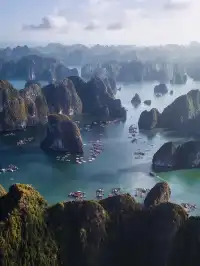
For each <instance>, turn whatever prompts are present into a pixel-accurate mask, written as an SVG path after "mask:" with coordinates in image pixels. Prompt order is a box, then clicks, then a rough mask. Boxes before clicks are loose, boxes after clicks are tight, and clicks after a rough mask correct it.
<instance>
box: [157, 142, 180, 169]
mask: <svg viewBox="0 0 200 266" xmlns="http://www.w3.org/2000/svg"><path fill="white" fill-rule="evenodd" d="M176 160H177V157H176V146H175V145H174V144H173V143H172V142H167V143H165V144H164V145H163V146H162V147H161V148H160V149H159V150H158V151H157V152H156V153H155V154H154V156H153V160H152V165H153V169H154V170H159V169H160V170H161V169H162V170H163V169H165V170H172V169H173V168H174V167H175V165H176V164H177V161H176Z"/></svg>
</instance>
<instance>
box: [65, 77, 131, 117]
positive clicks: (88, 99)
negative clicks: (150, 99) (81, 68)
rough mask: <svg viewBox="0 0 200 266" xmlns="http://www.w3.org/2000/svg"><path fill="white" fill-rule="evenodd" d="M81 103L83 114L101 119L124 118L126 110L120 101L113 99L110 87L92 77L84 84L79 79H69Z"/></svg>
mask: <svg viewBox="0 0 200 266" xmlns="http://www.w3.org/2000/svg"><path fill="white" fill-rule="evenodd" d="M69 79H70V80H72V82H73V83H74V85H75V88H76V91H77V93H78V95H79V97H80V98H81V101H82V103H83V113H87V114H91V115H96V116H98V117H101V118H108V117H110V118H126V110H125V109H124V108H123V107H122V104H121V101H120V100H119V99H115V97H114V92H113V90H112V88H111V85H109V86H108V81H109V80H107V85H106V84H105V82H104V81H103V80H102V79H100V78H98V77H94V78H92V79H91V80H89V81H88V82H85V81H84V80H83V79H81V78H79V77H69Z"/></svg>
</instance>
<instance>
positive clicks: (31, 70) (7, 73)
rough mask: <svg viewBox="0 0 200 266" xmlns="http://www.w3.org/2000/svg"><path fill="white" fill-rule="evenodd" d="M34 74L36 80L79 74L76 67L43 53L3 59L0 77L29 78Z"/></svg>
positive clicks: (60, 78)
mask: <svg viewBox="0 0 200 266" xmlns="http://www.w3.org/2000/svg"><path fill="white" fill-rule="evenodd" d="M31 74H34V78H35V79H36V80H45V81H49V80H52V79H53V78H55V79H56V80H58V81H60V80H63V79H65V78H67V77H68V76H72V75H79V73H78V70H77V69H76V68H73V69H69V68H67V67H66V66H65V65H64V64H63V63H61V62H60V61H58V60H56V59H54V58H51V57H46V56H42V55H35V54H30V55H27V56H23V57H21V58H20V59H19V60H17V61H12V60H11V61H7V60H5V61H3V62H2V63H1V68H0V78H2V79H8V80H10V79H13V80H14V79H20V80H27V79H29V78H30V75H31Z"/></svg>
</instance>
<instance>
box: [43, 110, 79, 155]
mask: <svg viewBox="0 0 200 266" xmlns="http://www.w3.org/2000/svg"><path fill="white" fill-rule="evenodd" d="M41 148H42V149H43V150H45V151H57V152H70V153H71V154H77V153H83V143H82V139H81V134H80V130H79V128H78V126H77V125H76V124H75V123H74V122H73V121H72V120H71V119H70V118H69V117H68V116H66V115H61V114H51V115H49V116H48V125H47V134H46V137H45V139H44V140H43V141H42V143H41Z"/></svg>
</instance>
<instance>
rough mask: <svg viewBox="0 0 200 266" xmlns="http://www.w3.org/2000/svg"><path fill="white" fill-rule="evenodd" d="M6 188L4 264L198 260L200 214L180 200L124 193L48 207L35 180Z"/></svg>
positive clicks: (0, 234) (0, 197) (1, 236)
mask: <svg viewBox="0 0 200 266" xmlns="http://www.w3.org/2000/svg"><path fill="white" fill-rule="evenodd" d="M0 191H2V192H1V194H0V265H4V266H27V265H28V266H29V265H31V266H32V265H33V266H36V265H38V266H40V265H41V266H61V265H64V266H94V265H95V266H121V265H124V264H125V265H126V264H130V262H133V265H138V266H147V265H154V266H160V265H166V266H175V265H176V266H179V265H180V266H189V265H192V266H193V265H195V266H196V265H198V264H197V263H196V264H191V263H189V262H190V261H192V259H193V258H195V260H197V261H199V260H198V256H199V255H198V254H199V246H200V244H199V243H200V242H199V232H200V223H199V221H200V219H199V218H198V217H191V218H188V214H187V213H186V212H185V210H184V209H183V208H182V207H181V206H179V205H177V204H174V203H170V202H164V203H160V204H159V202H157V205H155V206H151V207H150V208H149V209H148V208H143V206H142V205H141V204H139V203H137V202H136V201H135V199H134V198H133V197H132V196H131V195H129V194H124V195H119V196H114V197H110V198H107V199H103V200H101V201H96V200H91V201H69V202H61V203H57V204H55V205H53V206H48V204H47V202H46V201H45V200H44V199H43V197H42V196H41V195H40V194H39V193H38V192H37V191H36V190H34V189H33V187H31V186H29V185H23V184H16V185H12V186H11V187H10V189H9V191H8V193H6V192H5V191H4V189H3V188H2V187H1V186H0ZM155 198H158V197H157V196H156V195H155ZM166 200H167V199H166Z"/></svg>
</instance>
